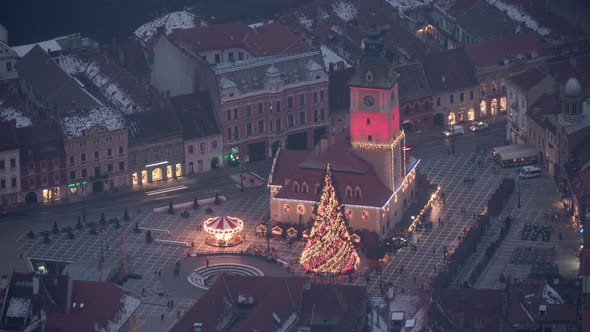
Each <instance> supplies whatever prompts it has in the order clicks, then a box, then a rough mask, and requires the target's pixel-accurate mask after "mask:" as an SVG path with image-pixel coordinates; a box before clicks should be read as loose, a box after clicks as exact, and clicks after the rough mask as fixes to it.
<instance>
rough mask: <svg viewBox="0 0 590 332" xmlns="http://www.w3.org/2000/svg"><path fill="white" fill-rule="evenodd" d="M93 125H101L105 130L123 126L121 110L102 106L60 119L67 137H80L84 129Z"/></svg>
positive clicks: (123, 120)
mask: <svg viewBox="0 0 590 332" xmlns="http://www.w3.org/2000/svg"><path fill="white" fill-rule="evenodd" d="M94 126H102V127H104V128H106V129H107V130H109V131H111V130H118V129H123V128H125V119H124V118H123V115H122V114H121V112H118V111H116V110H114V109H112V108H110V107H107V106H102V107H97V108H94V109H91V110H89V111H79V112H77V113H75V114H70V115H67V116H65V117H64V118H63V119H62V127H63V129H64V134H65V136H66V137H67V138H75V137H80V136H82V135H83V134H84V131H85V130H87V129H90V128H92V127H94Z"/></svg>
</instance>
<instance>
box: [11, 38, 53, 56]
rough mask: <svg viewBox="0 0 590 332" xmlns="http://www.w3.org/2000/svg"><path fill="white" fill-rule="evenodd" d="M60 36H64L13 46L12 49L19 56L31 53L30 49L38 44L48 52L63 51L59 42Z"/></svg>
mask: <svg viewBox="0 0 590 332" xmlns="http://www.w3.org/2000/svg"><path fill="white" fill-rule="evenodd" d="M59 38H62V37H58V38H55V39H50V40H45V41H42V42H38V43H33V44H27V45H19V46H13V47H12V49H13V50H14V51H15V52H16V54H18V56H19V57H23V56H25V54H27V53H29V51H30V50H32V49H33V47H35V46H37V45H39V46H41V48H42V49H43V50H44V51H46V52H57V51H61V46H60V45H59V44H58V43H57V39H59Z"/></svg>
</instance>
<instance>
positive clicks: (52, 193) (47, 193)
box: [42, 187, 61, 202]
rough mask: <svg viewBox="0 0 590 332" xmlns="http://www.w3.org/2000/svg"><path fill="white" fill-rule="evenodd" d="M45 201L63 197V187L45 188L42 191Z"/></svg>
mask: <svg viewBox="0 0 590 332" xmlns="http://www.w3.org/2000/svg"><path fill="white" fill-rule="evenodd" d="M42 197H43V202H50V201H57V200H59V199H60V198H61V188H60V187H53V188H47V189H43V191H42Z"/></svg>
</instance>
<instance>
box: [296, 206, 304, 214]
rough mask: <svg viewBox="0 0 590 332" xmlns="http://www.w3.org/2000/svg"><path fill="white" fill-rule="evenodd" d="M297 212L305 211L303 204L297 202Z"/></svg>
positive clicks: (302, 212)
mask: <svg viewBox="0 0 590 332" xmlns="http://www.w3.org/2000/svg"><path fill="white" fill-rule="evenodd" d="M297 213H298V214H304V213H305V206H304V205H303V204H298V205H297Z"/></svg>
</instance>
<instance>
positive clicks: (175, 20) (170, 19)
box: [133, 10, 198, 43]
mask: <svg viewBox="0 0 590 332" xmlns="http://www.w3.org/2000/svg"><path fill="white" fill-rule="evenodd" d="M195 21H197V18H196V16H195V15H194V14H193V13H191V12H188V11H186V10H183V11H178V12H172V13H168V14H166V15H164V16H161V17H158V18H156V19H155V20H153V21H151V22H148V23H145V24H143V25H142V26H140V27H139V28H137V29H136V30H135V32H133V34H134V35H135V36H136V37H137V38H139V39H141V40H142V41H144V42H146V43H147V42H149V41H150V40H151V39H152V37H153V36H154V35H155V34H156V32H157V31H158V29H159V28H164V31H165V33H166V34H170V33H172V31H174V30H175V29H189V28H195V27H197V26H198V24H197V23H195Z"/></svg>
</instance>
